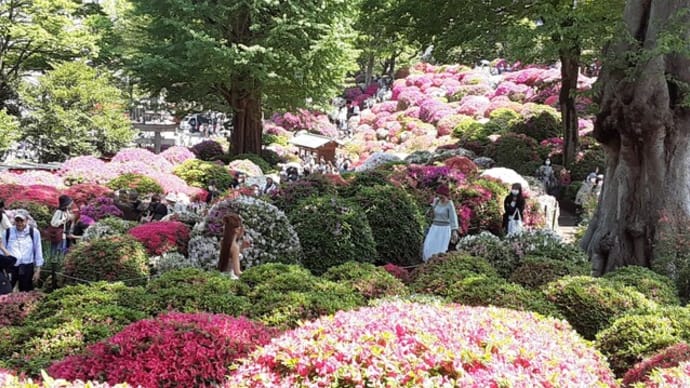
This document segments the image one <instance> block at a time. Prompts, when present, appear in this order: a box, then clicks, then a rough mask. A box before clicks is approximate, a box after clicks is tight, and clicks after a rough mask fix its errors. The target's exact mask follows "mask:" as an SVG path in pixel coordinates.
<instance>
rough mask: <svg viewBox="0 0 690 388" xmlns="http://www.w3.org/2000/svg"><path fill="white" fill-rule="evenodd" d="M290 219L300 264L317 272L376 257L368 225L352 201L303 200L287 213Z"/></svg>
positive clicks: (372, 259)
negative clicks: (298, 244) (301, 255)
mask: <svg viewBox="0 0 690 388" xmlns="http://www.w3.org/2000/svg"><path fill="white" fill-rule="evenodd" d="M290 221H291V223H292V225H293V226H294V227H295V230H296V231H297V235H298V236H299V240H300V242H301V243H302V249H303V251H304V260H302V263H303V264H304V266H305V267H307V268H308V269H309V270H311V271H312V272H313V273H315V274H317V275H319V274H322V273H324V272H325V271H326V270H327V269H328V268H330V267H333V266H336V265H339V264H343V263H346V262H348V261H360V262H373V261H375V260H376V243H375V242H374V237H373V235H372V232H371V227H370V226H369V223H368V222H367V218H366V216H365V215H364V213H363V212H362V209H360V208H359V206H357V205H356V204H355V203H354V202H350V201H345V200H342V199H338V198H335V197H317V198H311V199H306V200H304V201H302V202H301V203H300V204H298V205H297V207H296V208H295V209H294V210H293V211H292V212H291V213H290Z"/></svg>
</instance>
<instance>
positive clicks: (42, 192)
mask: <svg viewBox="0 0 690 388" xmlns="http://www.w3.org/2000/svg"><path fill="white" fill-rule="evenodd" d="M60 194H61V193H60V191H59V190H58V189H57V188H55V187H54V186H45V185H27V186H22V189H21V190H19V191H16V192H12V195H11V196H9V197H8V198H4V200H5V206H11V205H12V204H13V203H14V202H35V203H37V204H40V205H43V206H47V207H49V208H53V209H54V208H57V206H58V197H60Z"/></svg>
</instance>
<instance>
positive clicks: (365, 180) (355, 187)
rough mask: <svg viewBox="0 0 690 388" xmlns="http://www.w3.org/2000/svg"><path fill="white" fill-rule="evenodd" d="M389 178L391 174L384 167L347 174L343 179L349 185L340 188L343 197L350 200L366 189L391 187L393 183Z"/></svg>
mask: <svg viewBox="0 0 690 388" xmlns="http://www.w3.org/2000/svg"><path fill="white" fill-rule="evenodd" d="M388 177H389V173H388V172H386V171H385V170H384V169H383V166H380V167H379V168H377V169H375V170H369V171H365V172H352V173H347V174H344V175H343V178H345V180H347V181H348V183H349V184H348V185H347V186H342V187H340V188H339V189H340V190H339V192H340V194H341V195H342V196H344V197H346V198H349V197H352V196H354V195H356V194H357V192H359V190H360V189H362V188H364V187H373V186H391V185H392V183H391V182H390V181H389V180H388Z"/></svg>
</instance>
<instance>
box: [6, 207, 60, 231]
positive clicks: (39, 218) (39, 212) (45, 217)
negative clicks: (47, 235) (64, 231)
mask: <svg viewBox="0 0 690 388" xmlns="http://www.w3.org/2000/svg"><path fill="white" fill-rule="evenodd" d="M8 208H9V209H24V210H26V211H28V212H29V214H30V215H31V218H33V219H34V221H36V225H37V226H38V229H39V230H43V229H45V228H47V227H48V225H50V220H51V219H52V218H53V212H52V210H51V209H50V208H49V207H48V206H46V205H42V204H40V203H38V202H34V201H15V202H12V204H11V205H9V206H8Z"/></svg>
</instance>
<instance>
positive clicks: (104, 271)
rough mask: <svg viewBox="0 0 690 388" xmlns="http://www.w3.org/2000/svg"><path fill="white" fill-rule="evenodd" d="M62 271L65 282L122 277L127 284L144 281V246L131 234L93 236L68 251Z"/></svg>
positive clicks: (114, 279)
mask: <svg viewBox="0 0 690 388" xmlns="http://www.w3.org/2000/svg"><path fill="white" fill-rule="evenodd" d="M63 271H64V273H65V275H66V276H67V278H66V279H65V283H67V284H74V283H76V282H78V281H84V280H86V281H99V280H107V281H111V282H112V281H118V280H123V281H126V283H127V284H129V285H139V284H146V281H147V276H148V275H149V267H148V256H147V255H146V249H145V248H144V246H143V245H141V243H140V242H138V241H137V240H135V239H134V238H133V237H130V236H114V237H107V238H102V239H95V240H91V241H89V242H85V243H82V244H78V245H76V246H75V247H74V248H73V249H72V250H70V252H69V253H68V254H67V256H65V260H64V266H63ZM73 278H76V279H80V280H75V279H73Z"/></svg>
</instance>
